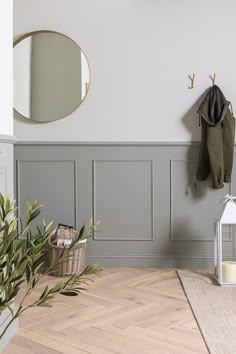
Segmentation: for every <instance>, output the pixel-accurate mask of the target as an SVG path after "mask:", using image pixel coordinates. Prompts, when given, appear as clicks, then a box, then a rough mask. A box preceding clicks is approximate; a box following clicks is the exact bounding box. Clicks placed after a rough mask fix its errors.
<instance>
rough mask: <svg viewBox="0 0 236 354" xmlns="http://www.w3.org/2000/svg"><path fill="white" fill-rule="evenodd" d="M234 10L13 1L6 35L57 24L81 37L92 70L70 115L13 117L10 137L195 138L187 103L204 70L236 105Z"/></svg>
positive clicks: (215, 3) (112, 0) (191, 0)
mask: <svg viewBox="0 0 236 354" xmlns="http://www.w3.org/2000/svg"><path fill="white" fill-rule="evenodd" d="M235 13H236V1H235V0H226V1H223V0H207V1H206V0H178V1H175V0H135V1H134V0H99V1H98V0H90V1H88V0H70V1H68V0H50V1H48V0H40V1H32V0H21V1H18V0H15V1H14V35H15V36H18V35H20V34H23V33H25V32H29V31H34V30H39V29H50V30H55V31H58V32H62V33H64V34H66V35H67V36H69V37H71V38H72V39H73V40H75V41H76V42H77V43H78V44H79V45H80V47H81V48H82V49H83V51H84V53H85V54H86V56H87V58H88V61H89V64H90V69H91V85H90V89H89V92H88V96H87V98H86V99H85V101H84V102H83V103H82V105H81V106H80V107H79V108H78V109H77V110H76V111H75V112H74V113H73V114H71V115H70V116H68V117H67V118H66V119H62V120H59V121H56V122H52V123H47V124H39V123H37V124H35V123H31V122H29V121H27V120H15V122H14V133H15V135H16V137H17V138H19V139H21V140H36V141H39V140H46V141H47V140H55V141H71V140H72V141H131V142H132V141H140V142H141V141H145V142H148V141H153V142H154V141H160V142H161V141H173V142H178V141H181V142H185V141H186V142H188V141H192V140H199V138H200V128H199V127H198V117H197V114H196V109H197V106H198V105H199V98H200V96H201V95H202V93H203V92H204V91H205V90H206V89H207V88H208V87H209V85H211V80H210V78H209V75H213V74H214V72H215V73H216V84H217V85H219V86H220V87H221V89H222V91H223V92H224V94H225V96H226V98H227V99H228V100H231V102H232V104H233V106H234V107H235V111H236V52H235V49H234V36H235V33H236V20H235ZM2 17H3V19H4V20H5V19H6V17H4V16H3V15H2ZM0 22H1V21H0ZM8 66H9V63H8V65H7V67H8ZM1 68H2V69H1V70H3V65H2V66H1ZM194 72H195V73H196V86H195V89H193V90H189V89H188V86H189V84H190V80H189V79H188V75H192V74H193V73H194ZM1 76H2V75H1ZM197 101H198V103H197V104H195V103H196V102H197Z"/></svg>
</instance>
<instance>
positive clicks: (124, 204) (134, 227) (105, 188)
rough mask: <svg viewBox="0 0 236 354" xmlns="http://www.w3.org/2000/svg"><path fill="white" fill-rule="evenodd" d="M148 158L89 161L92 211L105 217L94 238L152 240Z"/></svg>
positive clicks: (150, 172)
mask: <svg viewBox="0 0 236 354" xmlns="http://www.w3.org/2000/svg"><path fill="white" fill-rule="evenodd" d="M152 180H153V178H152V161H136V160H129V161H128V160H126V161H122V160H106V161H104V160H103V161H98V160H96V161H94V163H93V215H94V219H95V220H106V223H105V224H104V225H103V226H102V232H98V233H97V234H96V235H95V236H94V239H95V240H104V241H105V240H109V241H115V240H116V241H118V240H119V241H122V240H123V241H125V240H130V241H141V240H143V241H144V240H145V241H147V240H153V193H152V191H153V182H152Z"/></svg>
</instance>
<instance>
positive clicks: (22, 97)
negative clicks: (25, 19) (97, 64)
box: [14, 31, 90, 122]
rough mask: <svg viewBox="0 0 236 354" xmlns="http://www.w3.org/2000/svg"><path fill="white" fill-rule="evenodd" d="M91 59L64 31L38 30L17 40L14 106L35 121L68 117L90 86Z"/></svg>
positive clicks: (15, 47)
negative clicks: (61, 32)
mask: <svg viewBox="0 0 236 354" xmlns="http://www.w3.org/2000/svg"><path fill="white" fill-rule="evenodd" d="M89 80H90V73H89V66H88V62H87V59H86V57H85V55H84V53H83V51H82V50H81V49H80V47H79V46H78V45H77V44H76V43H75V42H74V41H73V40H71V39H70V38H68V37H66V36H64V35H63V34H60V33H56V32H52V31H37V32H32V33H29V34H27V35H25V36H23V37H21V38H19V39H18V40H17V41H16V42H15V43H14V109H15V110H16V111H17V112H18V113H20V114H21V115H22V116H24V117H25V118H28V119H32V120H34V121H40V122H49V121H55V120H57V119H61V118H63V117H66V116H67V115H69V114H70V113H72V112H73V111H75V110H76V109H77V108H78V107H79V105H80V104H81V102H82V101H83V100H84V98H85V96H86V94H87V91H88V87H89Z"/></svg>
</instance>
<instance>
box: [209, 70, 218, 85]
mask: <svg viewBox="0 0 236 354" xmlns="http://www.w3.org/2000/svg"><path fill="white" fill-rule="evenodd" d="M209 77H210V79H211V81H212V86H214V85H215V81H216V73H214V76H211V75H210V76H209Z"/></svg>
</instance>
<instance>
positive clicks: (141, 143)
mask: <svg viewBox="0 0 236 354" xmlns="http://www.w3.org/2000/svg"><path fill="white" fill-rule="evenodd" d="M16 144H17V145H45V146H47V145H56V146H57V145H78V146H88V145H92V146H192V145H193V146H199V145H200V142H199V141H192V142H191V141H190V142H184V141H177V142H173V141H172V142H171V141H43V140H38V141H35V140H34V141H33V140H32V141H31V140H18V141H17V142H16ZM235 145H236V143H235Z"/></svg>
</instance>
